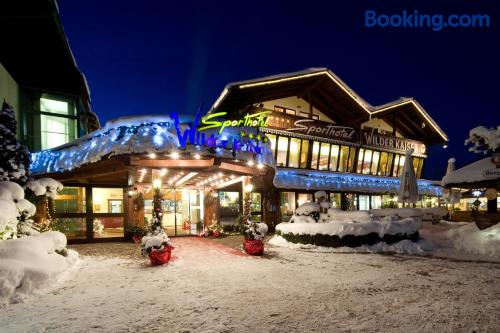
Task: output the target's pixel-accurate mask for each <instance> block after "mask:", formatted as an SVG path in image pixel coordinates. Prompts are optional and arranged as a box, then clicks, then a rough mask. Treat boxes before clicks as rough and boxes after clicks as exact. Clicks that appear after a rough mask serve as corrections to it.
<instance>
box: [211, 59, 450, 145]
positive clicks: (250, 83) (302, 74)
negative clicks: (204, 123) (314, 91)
mask: <svg viewBox="0 0 500 333" xmlns="http://www.w3.org/2000/svg"><path fill="white" fill-rule="evenodd" d="M315 76H317V77H319V76H326V77H327V78H328V79H330V80H331V81H332V82H333V83H334V84H335V85H337V86H338V87H340V88H341V89H342V90H343V91H344V92H345V93H346V94H347V95H348V96H349V97H350V98H351V99H352V100H353V101H354V102H355V103H356V104H357V105H359V106H360V108H361V109H362V110H364V111H365V112H366V114H367V115H368V116H370V117H371V116H372V115H373V116H382V115H383V114H385V113H386V112H390V111H391V110H392V109H394V108H399V107H401V106H404V105H409V106H411V107H412V110H414V111H416V112H417V113H418V114H419V115H420V116H421V117H422V118H423V119H425V121H426V122H427V123H428V124H430V126H431V127H432V128H433V129H434V131H435V133H437V134H438V136H439V137H440V138H441V140H442V141H444V142H447V141H448V137H447V135H446V134H445V133H444V132H443V130H442V129H441V128H440V127H439V126H438V124H437V123H436V122H435V121H434V120H433V119H432V118H431V116H430V115H429V114H428V113H427V112H426V111H425V110H424V108H423V107H422V105H420V103H418V102H417V101H416V100H415V99H414V98H411V97H400V98H398V99H397V100H395V101H392V102H389V103H385V104H383V105H379V106H373V105H371V104H370V103H368V102H367V101H365V100H364V99H363V98H362V97H361V96H359V95H358V94H357V93H356V92H355V91H354V90H353V89H351V88H350V87H349V86H348V85H347V84H346V83H345V82H344V81H342V79H340V78H339V77H338V76H337V75H336V74H335V73H333V72H332V71H331V70H329V69H328V68H326V67H314V68H307V69H304V70H301V71H297V72H291V73H283V74H278V75H271V76H265V77H261V78H256V79H251V80H244V81H238V82H231V83H229V84H227V85H226V86H225V87H224V90H223V91H222V93H221V94H220V95H219V97H218V98H217V99H216V101H215V102H214V104H213V105H212V107H211V108H210V111H209V112H213V111H214V110H215V109H217V107H219V105H221V103H223V101H224V100H225V99H226V98H227V97H228V95H229V94H230V91H233V90H234V89H235V88H238V89H240V90H241V89H246V88H252V87H257V86H265V85H275V84H280V83H287V82H291V81H294V80H300V79H307V78H312V77H315Z"/></svg>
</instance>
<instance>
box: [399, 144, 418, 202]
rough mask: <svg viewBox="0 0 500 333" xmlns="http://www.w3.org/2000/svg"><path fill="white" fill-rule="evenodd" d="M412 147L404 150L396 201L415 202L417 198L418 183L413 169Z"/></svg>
mask: <svg viewBox="0 0 500 333" xmlns="http://www.w3.org/2000/svg"><path fill="white" fill-rule="evenodd" d="M411 154H413V149H410V150H408V151H406V154H405V162H404V166H403V172H402V173H401V176H400V179H399V182H400V186H399V194H398V201H399V202H403V203H405V202H406V203H415V202H417V200H418V185H417V177H416V176H415V170H414V169H413V157H412V156H411Z"/></svg>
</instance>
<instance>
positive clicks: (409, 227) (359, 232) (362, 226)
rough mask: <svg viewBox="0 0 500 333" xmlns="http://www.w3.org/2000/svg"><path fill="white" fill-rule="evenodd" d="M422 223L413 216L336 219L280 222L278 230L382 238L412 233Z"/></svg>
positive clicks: (304, 233) (300, 233)
mask: <svg viewBox="0 0 500 333" xmlns="http://www.w3.org/2000/svg"><path fill="white" fill-rule="evenodd" d="M419 226H420V224H419V223H418V221H416V220H415V219H412V218H405V219H402V220H393V219H390V218H388V219H382V220H381V221H370V222H362V223H358V222H354V221H336V222H330V223H286V222H283V223H280V224H278V225H277V226H276V231H279V232H281V233H282V234H289V233H291V234H295V235H329V236H338V237H339V238H342V237H344V236H346V235H351V236H363V235H368V234H371V233H375V234H378V236H379V237H380V238H382V237H384V235H386V234H387V235H396V234H402V235H405V234H406V235H410V234H413V233H415V232H417V231H418V229H419Z"/></svg>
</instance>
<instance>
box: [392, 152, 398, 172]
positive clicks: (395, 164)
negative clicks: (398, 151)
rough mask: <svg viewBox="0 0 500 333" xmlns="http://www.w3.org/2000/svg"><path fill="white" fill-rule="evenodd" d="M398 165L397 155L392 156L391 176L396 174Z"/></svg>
mask: <svg viewBox="0 0 500 333" xmlns="http://www.w3.org/2000/svg"><path fill="white" fill-rule="evenodd" d="M398 166H399V155H395V156H394V167H393V168H392V176H393V177H397V176H398Z"/></svg>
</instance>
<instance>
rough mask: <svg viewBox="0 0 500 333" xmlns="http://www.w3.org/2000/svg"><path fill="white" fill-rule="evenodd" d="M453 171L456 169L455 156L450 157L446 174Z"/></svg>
mask: <svg viewBox="0 0 500 333" xmlns="http://www.w3.org/2000/svg"><path fill="white" fill-rule="evenodd" d="M453 171H455V159H454V158H450V159H449V160H448V167H447V168H446V174H447V175H449V174H450V173H452V172H453Z"/></svg>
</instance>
